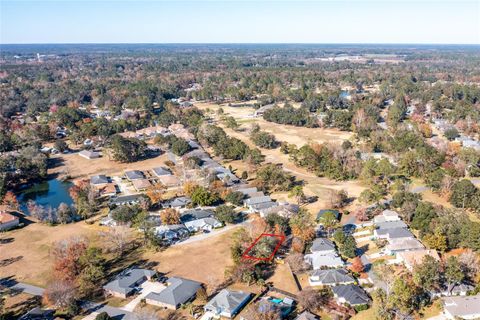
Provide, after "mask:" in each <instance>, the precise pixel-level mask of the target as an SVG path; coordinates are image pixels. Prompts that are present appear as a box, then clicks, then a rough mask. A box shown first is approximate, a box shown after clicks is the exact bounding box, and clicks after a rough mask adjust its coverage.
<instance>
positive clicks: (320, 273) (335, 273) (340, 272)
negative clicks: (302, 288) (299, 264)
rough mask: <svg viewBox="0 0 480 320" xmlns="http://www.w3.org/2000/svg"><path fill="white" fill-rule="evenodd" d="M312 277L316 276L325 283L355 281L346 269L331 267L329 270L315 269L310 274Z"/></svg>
mask: <svg viewBox="0 0 480 320" xmlns="http://www.w3.org/2000/svg"><path fill="white" fill-rule="evenodd" d="M310 276H311V277H316V278H318V280H315V281H319V282H322V283H323V284H336V283H347V282H354V281H355V279H353V278H352V277H351V276H350V275H349V274H348V272H347V270H345V269H329V270H315V271H313V272H312V273H311V274H310Z"/></svg>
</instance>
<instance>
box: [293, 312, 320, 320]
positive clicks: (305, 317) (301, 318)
mask: <svg viewBox="0 0 480 320" xmlns="http://www.w3.org/2000/svg"><path fill="white" fill-rule="evenodd" d="M318 319H319V318H318V317H317V316H316V315H314V314H313V313H310V312H308V311H303V312H302V313H300V314H299V315H298V316H297V317H296V318H295V319H293V320H318Z"/></svg>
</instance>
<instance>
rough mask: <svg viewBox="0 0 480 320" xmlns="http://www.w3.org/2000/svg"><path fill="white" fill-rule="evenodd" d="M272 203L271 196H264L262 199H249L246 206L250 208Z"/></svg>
mask: <svg viewBox="0 0 480 320" xmlns="http://www.w3.org/2000/svg"><path fill="white" fill-rule="evenodd" d="M271 201H272V199H271V198H270V196H262V197H255V198H249V199H247V200H245V204H246V205H247V206H250V205H256V204H260V203H266V202H271Z"/></svg>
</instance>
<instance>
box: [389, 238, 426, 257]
mask: <svg viewBox="0 0 480 320" xmlns="http://www.w3.org/2000/svg"><path fill="white" fill-rule="evenodd" d="M423 248H425V247H424V246H423V244H422V243H421V242H420V241H418V240H417V239H415V238H408V239H399V240H396V239H393V240H390V243H389V244H387V245H386V246H385V253H386V254H390V255H394V254H397V253H399V252H403V251H412V250H419V249H423Z"/></svg>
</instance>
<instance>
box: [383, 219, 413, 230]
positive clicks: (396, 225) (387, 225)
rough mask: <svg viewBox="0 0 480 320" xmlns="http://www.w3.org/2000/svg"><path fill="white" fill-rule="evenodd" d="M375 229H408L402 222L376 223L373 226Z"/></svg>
mask: <svg viewBox="0 0 480 320" xmlns="http://www.w3.org/2000/svg"><path fill="white" fill-rule="evenodd" d="M375 225H376V227H377V229H394V228H405V229H406V228H408V226H407V224H406V223H405V222H403V221H402V220H398V221H388V222H378V223H376V224H375Z"/></svg>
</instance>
